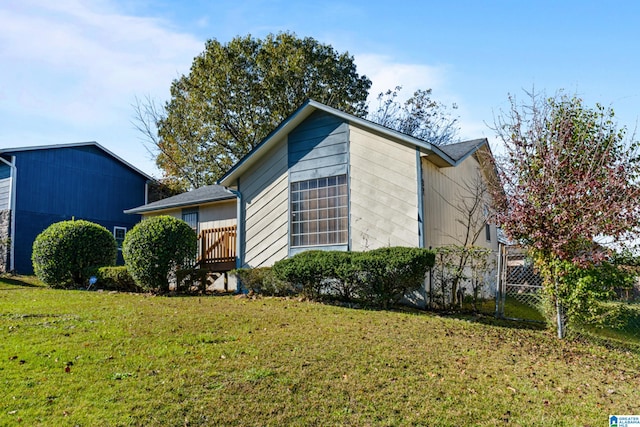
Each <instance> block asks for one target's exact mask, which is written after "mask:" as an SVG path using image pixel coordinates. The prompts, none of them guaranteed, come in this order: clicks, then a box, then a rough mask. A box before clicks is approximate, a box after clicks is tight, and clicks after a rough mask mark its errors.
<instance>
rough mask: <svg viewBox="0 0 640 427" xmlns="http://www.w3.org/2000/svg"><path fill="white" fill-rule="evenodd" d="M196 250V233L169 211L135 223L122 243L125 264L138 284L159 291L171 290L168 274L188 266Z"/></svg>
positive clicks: (146, 288)
mask: <svg viewBox="0 0 640 427" xmlns="http://www.w3.org/2000/svg"><path fill="white" fill-rule="evenodd" d="M196 253H197V237H196V233H195V232H194V231H193V229H192V228H191V227H189V225H188V224H187V223H186V222H184V221H182V220H180V219H177V218H173V217H170V216H168V215H162V216H156V217H152V218H149V219H145V220H143V221H142V222H140V223H138V224H136V226H135V227H133V229H131V231H129V232H128V233H127V235H126V236H125V238H124V242H123V244H122V255H123V257H124V261H125V264H126V265H127V268H128V269H129V273H130V274H131V276H132V277H133V279H134V280H135V281H136V283H137V284H138V286H140V287H141V288H142V289H144V290H146V291H153V292H159V293H164V292H168V291H169V275H170V274H172V275H175V273H176V271H177V270H179V269H181V268H183V267H185V266H188V265H189V264H190V263H191V262H192V260H193V259H194V258H195V256H196Z"/></svg>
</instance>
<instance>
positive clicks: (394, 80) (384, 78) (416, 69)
mask: <svg viewBox="0 0 640 427" xmlns="http://www.w3.org/2000/svg"><path fill="white" fill-rule="evenodd" d="M354 58H355V62H356V65H357V66H358V73H360V74H364V75H366V76H367V77H369V79H371V82H372V85H371V90H370V91H369V102H375V100H376V97H377V96H378V94H379V93H380V92H386V91H387V90H388V89H394V88H395V87H396V86H402V91H401V92H400V94H399V98H400V99H401V100H405V99H408V98H409V97H410V96H411V95H412V94H413V92H415V91H416V90H417V89H429V88H431V89H433V92H434V94H438V93H439V94H440V95H439V96H446V95H445V94H444V92H446V85H447V69H448V67H447V66H432V65H425V64H406V63H400V62H395V61H394V59H393V58H392V57H390V56H384V55H376V54H361V55H355V56H354ZM437 99H439V100H442V101H443V102H444V100H443V99H442V98H441V97H438V98H437Z"/></svg>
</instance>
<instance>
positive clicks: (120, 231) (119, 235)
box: [113, 226, 127, 250]
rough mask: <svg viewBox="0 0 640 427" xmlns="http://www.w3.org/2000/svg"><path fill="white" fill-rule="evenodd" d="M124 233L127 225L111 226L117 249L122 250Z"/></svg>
mask: <svg viewBox="0 0 640 427" xmlns="http://www.w3.org/2000/svg"><path fill="white" fill-rule="evenodd" d="M125 234H127V227H118V226H116V227H113V237H115V239H116V244H117V245H118V250H122V242H124V235H125Z"/></svg>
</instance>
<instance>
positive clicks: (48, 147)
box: [0, 141, 155, 181]
mask: <svg viewBox="0 0 640 427" xmlns="http://www.w3.org/2000/svg"><path fill="white" fill-rule="evenodd" d="M88 145H93V146H94V147H96V148H98V149H100V150H102V151H104V152H105V153H107V154H108V155H110V156H111V157H113V158H114V159H116V160H118V161H119V162H120V163H122V164H124V165H125V166H127V167H128V168H130V169H131V170H133V171H134V172H137V173H138V174H140V175H142V176H143V177H145V178H146V179H147V180H149V181H153V180H155V178H153V177H152V176H151V175H149V174H147V173H145V172H143V171H141V170H140V169H138V168H137V167H135V166H133V165H132V164H131V163H129V162H127V161H126V160H124V159H123V158H122V157H120V156H118V155H117V154H115V153H113V152H111V151H109V150H107V149H106V148H105V147H103V146H102V145H100V144H99V143H97V142H96V141H86V142H70V143H66V144H52V145H34V146H30V147H15V148H2V149H0V154H4V153H13V152H20V151H35V150H51V149H56V148H74V147H84V146H88Z"/></svg>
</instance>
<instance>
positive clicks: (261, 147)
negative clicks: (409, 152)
mask: <svg viewBox="0 0 640 427" xmlns="http://www.w3.org/2000/svg"><path fill="white" fill-rule="evenodd" d="M314 111H324V112H325V113H328V114H331V115H333V116H336V117H338V118H340V119H342V120H344V121H345V122H348V123H349V124H352V125H355V126H358V127H361V128H364V129H366V130H368V131H371V132H374V133H377V134H380V135H382V136H384V137H386V138H388V139H391V140H393V141H395V142H397V143H400V144H405V145H410V146H412V147H416V148H417V149H419V150H420V151H421V152H423V153H425V154H429V159H430V160H431V161H432V162H433V163H435V164H436V165H437V166H440V167H447V166H457V165H458V164H459V163H460V162H461V161H463V160H464V159H465V158H466V157H468V156H469V155H471V154H473V153H474V152H475V151H476V150H477V149H478V148H480V147H481V146H482V145H484V144H488V141H487V139H486V138H483V139H474V140H472V141H465V142H460V143H456V144H450V145H447V146H437V145H433V144H430V143H428V142H426V141H424V140H421V139H418V138H414V137H413V136H410V135H407V134H404V133H402V132H398V131H396V130H393V129H390V128H387V127H384V126H382V125H379V124H377V123H374V122H371V121H369V120H366V119H363V118H360V117H356V116H354V115H352V114H349V113H345V112H344V111H340V110H337V109H335V108H333V107H329V106H328V105H324V104H322V103H320V102H317V101H314V100H312V99H309V100H307V101H306V102H305V103H304V104H302V105H301V106H300V107H299V108H298V109H297V110H296V111H295V112H294V113H293V114H291V115H290V116H289V117H287V118H286V119H285V120H284V121H283V122H282V123H280V125H279V126H278V127H277V128H276V129H274V130H273V131H272V132H271V133H270V134H269V135H267V136H266V137H265V138H264V139H263V140H262V141H260V143H259V144H258V145H256V146H255V147H254V148H253V150H251V151H250V152H249V153H248V154H247V155H245V156H244V157H243V158H242V159H240V160H239V161H238V162H237V163H236V164H235V165H234V166H233V167H232V168H231V169H230V170H229V171H228V172H227V173H226V174H225V175H224V176H223V177H222V178H220V179H219V180H218V184H220V185H224V186H229V185H232V184H233V183H234V182H235V181H236V180H237V178H238V177H239V176H241V175H242V173H243V172H244V171H246V170H247V169H248V168H249V167H250V166H251V165H253V164H254V163H255V162H256V161H257V160H258V159H259V158H260V157H261V156H262V155H263V154H264V153H266V152H267V151H268V150H269V148H270V147H271V146H272V145H273V144H275V143H276V142H277V141H278V140H279V139H280V138H281V137H283V136H284V135H287V134H288V133H289V132H291V131H292V130H293V129H295V128H296V127H297V126H298V125H299V124H300V123H302V122H303V121H304V120H305V119H306V118H307V117H309V116H310V115H311V114H312V113H313V112H314ZM443 147H449V148H447V149H443Z"/></svg>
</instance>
